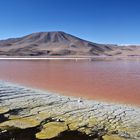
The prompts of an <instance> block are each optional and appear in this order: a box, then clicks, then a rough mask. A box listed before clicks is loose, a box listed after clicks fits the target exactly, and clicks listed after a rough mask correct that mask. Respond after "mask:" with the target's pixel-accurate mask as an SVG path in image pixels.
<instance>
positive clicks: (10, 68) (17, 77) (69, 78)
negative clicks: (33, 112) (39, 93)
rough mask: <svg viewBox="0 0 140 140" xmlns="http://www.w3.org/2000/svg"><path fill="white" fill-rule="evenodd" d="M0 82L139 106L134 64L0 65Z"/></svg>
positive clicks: (138, 69) (139, 74) (139, 76)
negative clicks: (5, 81)
mask: <svg viewBox="0 0 140 140" xmlns="http://www.w3.org/2000/svg"><path fill="white" fill-rule="evenodd" d="M0 79H2V80H9V81H11V82H16V83H21V84H23V85H28V86H32V87H36V88H40V89H47V90H51V91H55V92H58V93H61V94H65V95H70V96H77V97H84V98H90V99H97V100H107V101H113V102H121V103H128V104H135V105H140V62H138V61H110V62H107V61H98V62H97V61H92V62H89V61H83V60H82V61H80V60H79V61H68V60H61V61H60V60H41V61H21V60H20V61H13V60H9V61H6V60H5V61H4V60H1V61H0Z"/></svg>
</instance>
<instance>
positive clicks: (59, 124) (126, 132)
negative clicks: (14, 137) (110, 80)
mask: <svg viewBox="0 0 140 140" xmlns="http://www.w3.org/2000/svg"><path fill="white" fill-rule="evenodd" d="M30 128H33V129H38V131H37V132H36V133H35V134H34V135H35V136H36V138H38V139H52V138H56V137H58V136H61V134H63V133H65V132H73V131H76V132H79V133H81V134H84V135H87V136H88V138H89V139H90V138H91V139H95V138H96V139H103V140H111V139H113V138H114V139H116V140H121V139H122V140H123V139H124V140H125V139H128V140H129V139H130V140H140V108H139V107H135V106H128V105H122V104H114V103H106V102H98V101H93V100H92V101H89V100H84V99H77V98H73V97H67V96H60V95H58V94H54V93H51V92H48V91H41V90H37V89H32V88H28V87H24V86H21V85H18V84H12V83H9V82H5V81H0V138H5V135H8V134H9V132H13V131H16V130H21V131H22V130H26V129H30Z"/></svg>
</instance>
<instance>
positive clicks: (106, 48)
mask: <svg viewBox="0 0 140 140" xmlns="http://www.w3.org/2000/svg"><path fill="white" fill-rule="evenodd" d="M102 55H103V56H117V55H122V56H135V55H136V56H138V55H139V56H140V46H117V45H109V44H97V43H93V42H90V41H86V40H83V39H80V38H78V37H75V36H73V35H70V34H67V33H65V32H39V33H33V34H30V35H27V36H24V37H21V38H11V39H7V40H0V56H1V57H2V56H11V57H12V56H20V57H22V56H41V57H51V56H74V57H75V56H102Z"/></svg>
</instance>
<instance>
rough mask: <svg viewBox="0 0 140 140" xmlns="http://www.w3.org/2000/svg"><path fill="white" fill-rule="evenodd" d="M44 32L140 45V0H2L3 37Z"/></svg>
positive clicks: (0, 28) (0, 33) (0, 21)
mask: <svg viewBox="0 0 140 140" xmlns="http://www.w3.org/2000/svg"><path fill="white" fill-rule="evenodd" d="M40 31H64V32H67V33H70V34H73V35H76V36H78V37H81V38H83V39H87V40H90V41H92V42H99V43H115V44H140V0H0V39H5V38H10V37H19V36H23V35H26V34H30V33H32V32H40Z"/></svg>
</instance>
